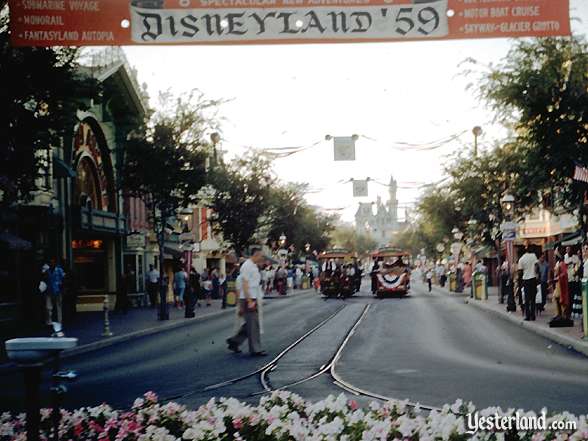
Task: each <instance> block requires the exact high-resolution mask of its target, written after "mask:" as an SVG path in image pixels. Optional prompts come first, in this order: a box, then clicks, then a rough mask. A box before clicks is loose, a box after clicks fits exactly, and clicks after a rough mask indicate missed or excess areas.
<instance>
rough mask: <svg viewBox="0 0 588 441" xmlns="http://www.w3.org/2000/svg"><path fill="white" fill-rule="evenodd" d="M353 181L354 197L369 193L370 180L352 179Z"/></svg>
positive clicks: (364, 195)
mask: <svg viewBox="0 0 588 441" xmlns="http://www.w3.org/2000/svg"><path fill="white" fill-rule="evenodd" d="M351 182H353V197H354V198H362V197H366V196H367V195H368V181H367V179H360V180H355V179H354V180H352V181H351Z"/></svg>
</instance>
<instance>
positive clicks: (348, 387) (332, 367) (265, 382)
mask: <svg viewBox="0 0 588 441" xmlns="http://www.w3.org/2000/svg"><path fill="white" fill-rule="evenodd" d="M370 307H371V304H367V305H366V306H365V307H364V309H363V311H362V313H361V314H360V316H359V318H358V319H357V320H356V322H355V323H354V325H353V326H352V327H351V329H350V330H349V332H348V333H347V335H346V336H345V338H344V339H343V341H342V342H341V344H340V345H339V347H338V348H337V351H336V352H335V354H334V355H333V357H332V358H331V359H330V360H329V362H328V363H326V364H323V365H322V366H321V367H320V368H319V370H318V371H316V372H314V373H313V374H311V375H308V376H306V377H304V378H301V379H300V380H297V381H294V382H292V383H288V384H286V385H284V386H281V387H279V388H276V389H273V388H272V387H271V383H270V381H269V373H271V372H272V371H273V370H275V369H276V368H277V364H276V365H274V366H272V367H271V369H267V370H264V371H263V372H262V373H261V375H260V382H261V385H262V387H263V388H264V391H261V392H256V393H253V394H252V396H255V395H263V394H266V393H270V392H273V391H278V390H285V389H289V388H291V387H294V386H297V385H300V384H303V383H306V382H308V381H311V380H314V379H315V378H318V377H320V376H321V375H323V374H325V373H329V376H330V377H331V380H332V381H333V384H334V385H335V386H337V387H339V388H340V389H343V390H345V391H346V392H349V393H352V394H353V395H355V396H365V397H368V398H374V399H377V400H380V401H384V402H387V401H399V400H397V399H394V398H391V397H387V396H384V395H380V394H377V393H374V392H370V391H368V390H365V389H362V388H360V387H357V386H355V385H353V384H351V383H349V382H347V381H345V380H343V378H341V376H340V375H339V374H338V373H337V371H336V366H337V362H338V361H339V360H340V358H341V356H342V354H343V351H344V349H345V347H346V346H347V343H348V342H349V340H351V337H353V335H354V334H355V331H356V329H357V328H358V327H359V325H360V324H361V322H362V321H363V319H364V318H365V317H366V315H367V313H368V311H369V309H370ZM407 406H409V407H419V408H420V409H423V410H426V411H432V410H440V409H439V408H437V407H434V406H426V405H421V404H418V403H413V402H408V403H407Z"/></svg>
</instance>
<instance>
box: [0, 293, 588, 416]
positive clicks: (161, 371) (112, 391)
mask: <svg viewBox="0 0 588 441" xmlns="http://www.w3.org/2000/svg"><path fill="white" fill-rule="evenodd" d="M366 288H367V283H364V289H363V291H362V292H361V293H360V295H359V296H356V297H354V298H352V299H350V300H347V301H341V300H329V301H325V300H322V299H321V298H320V297H319V296H318V295H315V294H314V293H310V294H303V295H300V296H297V297H293V298H287V299H281V300H279V301H272V302H268V304H267V307H266V308H265V312H264V315H265V334H264V335H263V341H264V346H265V349H266V350H267V351H268V352H269V353H270V354H269V356H268V357H265V358H251V357H249V356H248V355H245V354H238V355H237V354H232V353H229V352H228V351H227V350H226V348H225V344H224V339H225V338H226V337H227V336H228V335H229V334H230V332H231V330H232V328H233V319H234V316H233V315H232V314H229V315H219V316H216V317H212V318H209V319H207V320H205V321H202V322H198V321H196V322H194V324H190V325H188V326H185V327H182V328H179V329H176V330H170V331H166V332H163V333H159V334H155V335H151V336H147V337H142V338H138V339H135V340H132V341H129V342H127V343H124V344H120V345H114V346H112V347H109V348H105V349H101V350H98V351H95V352H92V353H87V354H83V355H79V356H76V357H72V358H70V359H68V360H67V361H66V363H65V364H66V366H67V367H68V368H73V369H76V370H78V371H79V373H80V380H79V381H78V382H77V383H76V384H74V385H72V387H71V393H70V394H69V395H68V397H67V399H66V402H67V407H77V406H81V405H93V404H98V403H101V402H108V403H111V404H113V405H114V406H116V407H120V408H124V407H127V406H130V405H131V404H132V401H133V399H134V398H135V397H137V396H139V395H141V394H142V393H143V392H145V391H147V390H154V391H155V392H157V393H158V394H159V395H160V397H162V398H166V397H178V398H175V399H176V400H177V401H179V402H183V403H186V404H189V405H190V406H196V405H199V404H202V403H204V402H206V401H207V400H208V399H210V398H211V397H213V396H235V397H238V398H241V399H245V400H252V401H255V400H257V397H252V396H251V394H252V393H255V392H259V391H262V390H263V389H262V387H261V386H260V381H259V375H255V376H251V377H250V378H247V379H244V380H243V381H239V382H236V383H235V384H231V385H227V386H225V387H222V388H218V389H213V390H208V391H205V390H204V389H205V387H206V386H209V385H213V384H215V383H219V382H223V381H225V380H229V379H231V378H235V377H239V376H241V375H244V374H248V373H250V372H253V371H255V370H256V369H258V368H259V367H261V366H263V365H264V364H266V363H268V362H269V361H270V360H272V359H273V358H274V357H275V356H277V355H278V354H279V353H280V352H281V351H282V350H283V349H285V348H286V347H287V346H288V345H289V344H291V343H292V342H294V341H295V340H296V339H298V338H299V337H300V336H302V335H304V334H305V333H307V332H308V331H309V330H311V329H313V328H314V327H316V326H317V325H319V324H321V325H322V326H320V327H319V328H318V329H316V331H315V332H313V333H311V334H310V335H308V337H307V338H306V339H304V340H302V341H301V342H300V344H298V345H297V346H295V347H294V348H292V350H291V351H289V352H287V353H286V354H285V355H284V356H283V357H282V358H280V359H279V360H278V361H277V362H276V363H275V366H274V367H275V369H273V370H272V371H271V373H270V374H269V376H268V377H267V378H268V379H269V382H270V385H271V387H273V388H278V387H283V386H285V385H289V384H291V383H293V382H296V381H297V380H300V379H302V378H306V377H309V376H312V375H313V374H315V373H317V372H319V371H321V368H322V367H324V366H325V365H328V364H329V362H330V361H331V359H332V357H333V356H334V355H335V352H336V351H337V349H338V348H339V346H340V344H341V343H342V342H343V340H344V339H345V337H346V335H347V333H348V331H349V330H350V329H351V328H352V327H353V326H354V325H355V324H356V323H357V321H358V320H359V319H360V318H362V317H363V319H362V320H361V321H360V322H359V324H358V325H357V328H356V330H355V333H354V334H353V335H352V336H351V337H350V339H349V341H348V343H347V345H346V346H345V347H344V349H343V351H342V353H341V358H340V359H339V360H338V361H337V363H336V373H337V374H338V375H340V377H341V378H342V379H343V380H344V381H345V382H346V383H349V384H352V385H353V386H355V387H358V388H361V389H363V390H365V391H369V392H373V393H377V394H380V395H384V396H387V397H392V398H399V399H404V398H408V399H410V400H411V401H414V402H420V403H422V404H424V405H430V406H441V405H443V404H445V403H447V402H452V401H454V400H455V399H457V398H463V399H464V400H471V401H473V402H474V403H476V404H477V405H479V406H491V405H500V406H503V407H512V406H514V407H519V406H520V407H523V408H526V409H535V410H539V409H541V408H542V407H543V406H547V407H548V408H549V409H552V410H568V411H571V412H574V413H586V412H588V393H587V391H588V378H587V377H586V372H587V370H588V359H586V358H585V357H584V356H583V355H579V354H577V353H575V352H572V351H569V350H567V349H565V348H563V347H561V346H559V345H557V344H554V343H552V342H550V341H549V340H546V339H545V338H543V337H539V336H537V335H535V334H533V333H531V332H529V331H528V330H525V329H523V328H521V327H519V326H517V325H515V324H513V323H510V322H508V321H506V320H503V319H500V318H498V317H496V316H495V315H492V314H490V313H487V312H485V311H481V310H478V309H476V308H473V307H471V306H468V305H467V304H465V303H464V300H463V298H455V297H450V296H449V295H445V294H441V293H439V292H436V293H434V294H432V295H431V294H428V293H426V292H425V290H424V288H423V286H422V285H420V284H416V283H415V284H414V286H413V289H412V295H411V296H410V297H408V298H405V299H387V300H376V299H373V298H372V297H371V295H370V294H369V293H368V292H367V290H366ZM367 305H369V308H368V309H367V312H366V306H367ZM329 318H330V319H329ZM327 319H329V320H327ZM326 320H327V321H326ZM244 349H246V348H244ZM245 352H246V351H244V353H245ZM21 382H22V379H21V378H20V375H18V374H8V375H4V376H2V377H0V387H1V388H2V391H3V398H2V404H1V410H9V409H11V410H15V409H21V408H22V405H23V404H22V387H21ZM291 390H293V391H294V392H297V393H300V394H301V395H303V396H304V397H306V398H309V399H312V400H318V399H322V398H324V397H325V396H326V395H327V394H329V393H335V394H338V393H339V392H341V391H342V389H340V388H339V387H338V386H336V385H335V384H334V383H333V379H332V377H331V376H330V373H329V372H325V373H323V374H321V375H318V376H317V377H316V378H314V379H312V380H310V381H306V382H303V383H302V384H299V385H296V386H293V387H292V388H291ZM186 394H188V395H186ZM364 399H367V398H365V397H364ZM364 399H361V397H360V400H361V401H363V400H364Z"/></svg>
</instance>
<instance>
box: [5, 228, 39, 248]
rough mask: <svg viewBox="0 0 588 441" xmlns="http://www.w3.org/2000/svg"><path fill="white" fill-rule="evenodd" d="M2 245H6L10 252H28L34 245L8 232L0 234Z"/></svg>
mask: <svg viewBox="0 0 588 441" xmlns="http://www.w3.org/2000/svg"><path fill="white" fill-rule="evenodd" d="M0 243H3V244H5V245H6V246H7V247H8V249H9V250H13V251H28V250H30V249H31V248H32V244H31V243H30V242H29V241H28V240H24V239H21V238H20V237H18V236H15V235H14V234H12V233H8V232H4V233H0Z"/></svg>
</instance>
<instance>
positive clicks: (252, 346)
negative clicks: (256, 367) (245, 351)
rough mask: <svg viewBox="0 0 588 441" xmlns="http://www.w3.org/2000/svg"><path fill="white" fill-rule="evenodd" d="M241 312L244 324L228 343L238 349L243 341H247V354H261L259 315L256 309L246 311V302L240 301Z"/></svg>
mask: <svg viewBox="0 0 588 441" xmlns="http://www.w3.org/2000/svg"><path fill="white" fill-rule="evenodd" d="M239 302H240V305H239V306H240V307H241V311H244V315H243V318H244V319H245V323H244V324H243V326H241V328H240V329H239V332H237V333H236V334H235V335H234V336H232V337H231V338H229V340H228V341H229V343H230V344H232V345H234V346H236V347H239V346H241V344H242V343H243V342H244V341H245V340H249V352H250V353H252V354H254V353H256V352H261V342H260V340H261V336H260V334H259V314H258V312H257V309H256V310H255V311H250V310H248V309H247V301H246V300H244V299H241V300H240V301H239Z"/></svg>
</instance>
